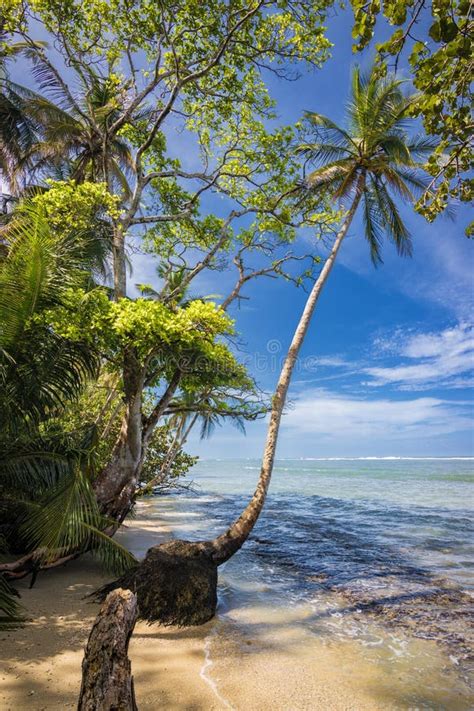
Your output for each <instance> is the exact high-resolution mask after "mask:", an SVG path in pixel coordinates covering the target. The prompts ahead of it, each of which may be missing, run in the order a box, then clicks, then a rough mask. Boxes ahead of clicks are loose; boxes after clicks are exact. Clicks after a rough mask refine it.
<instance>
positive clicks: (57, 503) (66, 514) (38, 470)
mask: <svg viewBox="0 0 474 711" xmlns="http://www.w3.org/2000/svg"><path fill="white" fill-rule="evenodd" d="M42 197H43V196H39V197H38V198H34V199H33V200H31V201H26V202H23V203H22V204H21V205H20V206H19V208H18V210H17V212H16V213H15V214H14V216H13V219H12V220H11V222H10V223H9V224H8V226H7V228H5V229H4V231H3V233H2V236H3V245H4V250H5V256H4V257H3V259H2V260H1V261H0V398H1V401H2V408H1V410H0V510H1V518H2V523H3V524H4V526H5V527H6V531H5V533H6V536H7V542H8V543H9V545H13V547H14V549H16V550H23V551H24V550H30V549H31V548H32V547H34V546H40V548H41V549H42V552H41V556H39V557H38V562H46V561H48V560H49V559H50V557H57V555H58V553H59V554H60V556H62V555H67V554H68V552H70V551H72V550H75V548H76V547H77V546H79V547H80V548H81V549H84V548H85V547H92V548H93V549H94V550H96V551H97V553H98V554H99V555H100V556H101V557H102V558H103V559H104V561H106V562H108V563H109V564H110V565H111V566H115V567H116V568H118V569H121V570H123V569H124V566H127V565H129V564H130V556H129V554H127V552H126V551H124V550H123V549H122V548H121V547H120V546H118V545H117V544H116V543H115V542H114V541H111V540H110V539H109V537H108V536H106V535H104V533H103V531H104V530H105V529H106V528H107V527H109V522H108V521H107V520H104V519H103V518H102V517H101V516H100V514H99V510H98V507H97V503H96V501H95V497H94V496H93V495H92V492H91V488H90V472H89V451H90V441H88V439H87V437H88V432H87V430H85V431H84V432H83V437H82V439H81V440H79V439H78V438H77V437H76V438H75V439H73V438H71V437H68V436H67V434H65V433H64V432H63V431H55V432H53V431H51V430H48V423H49V422H50V420H51V418H53V417H54V418H58V417H59V416H60V414H61V412H62V411H63V410H64V407H65V406H66V404H68V403H69V402H71V401H72V400H74V399H75V398H76V397H77V396H78V395H79V394H80V392H81V390H82V388H83V385H84V382H85V380H86V379H87V378H88V377H91V376H94V375H96V374H97V372H98V365H99V361H98V355H97V353H96V352H95V351H94V349H92V348H91V347H90V345H89V344H88V343H87V342H86V341H85V340H84V339H78V340H72V339H70V338H67V337H65V336H63V335H61V334H60V333H58V332H57V331H54V330H53V329H51V328H50V327H49V326H48V325H46V324H45V323H44V322H43V321H42V320H41V319H42V315H43V314H44V313H45V312H47V311H48V309H52V308H61V306H62V304H63V299H64V297H65V295H66V294H67V293H69V292H70V291H71V290H73V289H75V288H84V286H85V285H87V284H88V283H90V272H91V269H92V266H93V265H94V264H96V262H97V252H96V250H94V248H93V238H92V236H91V234H90V233H86V234H83V232H82V231H81V230H79V231H78V230H77V229H76V228H75V227H70V228H69V229H66V221H64V222H63V223H61V222H60V221H59V222H57V223H56V224H55V222H54V220H51V219H50V217H49V215H48V212H47V205H46V204H45V202H44V201H43V200H42ZM71 200H72V202H73V203H74V199H73V196H72V195H71ZM99 254H100V250H99ZM32 344H34V347H32Z"/></svg>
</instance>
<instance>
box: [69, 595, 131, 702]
mask: <svg viewBox="0 0 474 711" xmlns="http://www.w3.org/2000/svg"><path fill="white" fill-rule="evenodd" d="M137 614H138V608H137V598H136V595H134V593H132V592H131V591H130V590H122V589H121V588H118V589H117V590H114V591H113V592H111V593H110V594H109V595H108V596H107V598H106V600H105V602H104V603H103V605H102V607H101V608H100V611H99V614H98V615H97V617H96V620H95V622H94V625H93V627H92V630H91V633H90V635H89V640H88V642H87V646H86V649H85V653H84V660H83V662H82V684H81V691H80V694H79V702H78V706H77V709H78V711H138V709H137V704H136V701H135V692H134V688H133V677H132V674H131V663H130V660H129V658H128V644H129V641H130V637H131V634H132V632H133V628H134V627H135V622H136V620H137Z"/></svg>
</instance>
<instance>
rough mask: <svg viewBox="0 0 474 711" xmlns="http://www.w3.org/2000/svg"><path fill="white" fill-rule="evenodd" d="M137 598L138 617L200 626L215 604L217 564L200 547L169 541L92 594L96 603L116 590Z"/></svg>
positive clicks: (187, 542) (173, 623) (211, 615)
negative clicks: (120, 589) (121, 590)
mask: <svg viewBox="0 0 474 711" xmlns="http://www.w3.org/2000/svg"><path fill="white" fill-rule="evenodd" d="M119 587H121V588H126V589H129V590H132V591H133V592H134V593H136V595H137V599H138V608H139V617H140V618H141V619H143V620H146V621H147V622H160V623H161V624H164V625H180V626H188V625H202V624H204V622H207V621H208V620H210V619H211V618H212V617H214V614H215V611H216V605H217V565H216V564H215V563H214V562H213V560H212V557H211V554H210V552H209V551H208V550H206V547H205V546H204V545H203V544H200V543H191V542H189V541H168V542H167V543H163V544H161V545H160V546H154V547H153V548H150V549H149V550H148V552H147V554H146V557H145V559H144V560H143V561H142V562H141V563H140V564H139V565H138V566H137V567H136V568H133V569H131V570H129V571H127V572H126V573H125V575H123V576H122V577H121V578H119V579H118V580H116V581H114V582H113V583H110V584H108V585H105V586H104V587H103V588H101V589H100V590H98V591H97V592H96V593H94V597H96V598H97V599H99V600H103V599H105V597H106V596H107V594H108V593H109V592H110V591H111V590H114V589H116V588H119Z"/></svg>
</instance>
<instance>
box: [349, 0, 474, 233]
mask: <svg viewBox="0 0 474 711" xmlns="http://www.w3.org/2000/svg"><path fill="white" fill-rule="evenodd" d="M351 5H352V8H353V11H354V19H355V21H354V30H353V35H354V37H355V38H356V40H357V43H356V45H355V49H356V50H361V49H363V48H364V47H366V46H367V45H368V43H369V42H370V41H371V39H372V38H373V35H374V30H375V26H376V23H377V20H378V19H379V15H383V16H384V17H385V18H386V19H387V20H388V22H389V23H390V25H393V26H395V27H396V28H397V29H395V30H394V32H393V34H392V35H391V37H390V38H389V39H388V40H387V41H386V42H382V43H379V44H377V53H378V58H379V59H378V61H379V62H380V64H379V66H380V68H383V67H385V68H386V66H387V64H388V63H389V62H390V61H393V62H394V64H395V67H396V66H397V63H398V60H399V57H400V56H401V55H402V54H403V53H404V52H406V53H407V54H408V59H409V63H410V68H411V71H412V73H413V83H414V85H415V87H416V89H417V90H418V94H417V96H416V100H415V101H414V102H413V105H412V107H411V109H410V112H411V115H412V116H420V117H421V118H422V120H423V125H424V129H425V131H426V133H427V134H428V135H430V136H433V137H435V138H436V139H437V143H436V145H435V146H434V150H433V152H432V154H431V155H430V156H429V157H428V159H427V161H426V163H425V168H426V169H427V171H428V172H429V174H430V175H431V179H430V181H428V182H427V186H426V189H425V190H424V191H423V194H422V195H421V197H420V199H419V200H418V202H417V204H416V209H417V210H418V211H419V212H420V213H421V214H422V215H424V216H425V217H426V218H427V219H428V220H430V221H431V220H433V219H434V218H435V217H436V216H437V215H438V214H439V213H440V212H442V211H443V210H444V209H445V208H446V206H447V205H448V201H449V199H450V198H456V199H458V200H461V201H464V202H468V201H470V200H472V197H473V181H472V176H471V175H470V171H471V170H472V167H473V162H472V148H473V146H472V135H473V129H474V125H473V120H472V112H471V105H472V75H473V69H474V64H473V59H472V58H473V47H472V43H473V39H472V37H473V21H472V5H471V3H469V2H468V1H467V0H451V1H450V2H444V1H443V0H433V2H426V0H415V1H414V2H407V0H388V1H384V2H382V3H381V2H378V1H373V2H366V0H351ZM425 27H428V31H427V32H426V31H425V30H424V28H425ZM471 232H472V225H471V226H469V227H468V229H467V233H468V234H470V233H471Z"/></svg>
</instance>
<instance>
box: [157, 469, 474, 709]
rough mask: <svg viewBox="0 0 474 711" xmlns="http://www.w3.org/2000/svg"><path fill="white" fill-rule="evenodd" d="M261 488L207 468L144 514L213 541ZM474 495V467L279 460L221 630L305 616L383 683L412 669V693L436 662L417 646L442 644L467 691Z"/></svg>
mask: <svg viewBox="0 0 474 711" xmlns="http://www.w3.org/2000/svg"><path fill="white" fill-rule="evenodd" d="M258 475H259V462H258V461H256V460H255V461H254V460H221V461H216V460H213V461H201V462H199V463H198V464H197V466H196V467H195V468H194V469H193V471H192V479H193V483H194V493H192V492H189V491H183V492H181V493H175V494H173V495H170V496H156V497H154V499H153V502H152V503H151V506H152V511H153V513H152V515H153V516H156V518H157V519H159V520H162V521H164V522H165V523H167V524H168V525H169V527H170V528H171V530H172V532H173V534H174V535H175V536H177V537H180V538H184V539H188V540H193V539H194V540H196V539H202V538H209V537H212V536H214V535H216V534H218V533H221V532H222V531H223V530H225V528H226V526H228V525H229V524H230V523H231V522H232V520H233V519H234V518H235V517H236V516H238V514H239V513H240V512H241V510H242V509H243V507H244V506H245V504H246V503H247V501H248V500H249V498H250V496H251V495H252V493H253V490H254V488H255V485H256V482H257V480H258ZM473 485H474V460H472V459H465V458H451V459H390V460H376V459H370V460H367V459H366V460H359V459H351V460H349V459H340V460H317V459H314V460H279V461H277V462H276V465H275V469H274V474H273V478H272V482H271V486H270V492H269V496H268V500H267V503H266V506H265V509H264V511H263V513H262V515H261V517H260V519H259V521H258V523H257V525H256V527H255V529H254V531H253V533H252V535H251V537H250V539H249V540H248V541H247V543H246V544H245V545H244V547H243V548H242V550H241V551H240V552H239V553H238V554H237V555H236V556H234V557H233V558H232V559H231V560H230V561H229V562H228V563H226V564H225V565H224V566H223V568H222V569H220V573H219V579H220V588H219V596H220V614H221V620H224V621H225V620H226V619H227V620H232V621H233V623H236V622H238V620H239V615H240V616H242V611H245V609H248V610H251V609H255V607H256V606H257V607H258V608H259V610H260V612H259V614H262V615H263V613H261V610H263V609H268V608H272V610H278V609H280V610H281V611H282V615H283V617H284V616H285V614H286V613H287V612H288V611H289V610H290V609H302V608H301V606H304V609H305V610H306V611H307V610H308V609H309V610H310V612H309V613H308V612H305V616H304V621H302V622H301V627H302V628H303V627H304V631H305V634H306V633H308V631H309V632H310V633H311V634H314V635H315V637H317V638H318V639H319V640H320V639H324V638H326V639H327V640H329V641H331V640H338V642H341V641H342V642H344V640H348V641H350V642H351V643H355V644H356V645H359V647H360V649H361V650H363V651H361V654H364V655H366V657H367V655H368V657H367V658H369V659H370V660H371V662H372V661H373V663H374V664H376V665H377V664H378V665H380V664H385V665H388V666H387V669H388V671H387V672H386V673H387V677H389V676H390V674H391V671H389V669H391V668H392V667H391V666H390V665H393V664H395V665H396V664H401V661H400V660H401V659H404V660H405V664H407V659H408V660H409V663H408V668H409V671H408V672H407V671H406V668H405V667H403V669H404V670H403V672H402V671H401V672H400V673H401V674H402V675H403V674H405V675H408V677H409V678H408V681H407V683H408V682H409V683H411V684H412V685H414V686H416V685H417V683H418V681H416V679H415V677H414V676H412V673H413V674H415V671H416V670H418V671H419V673H420V674H421V671H420V670H423V669H426V668H427V665H429V663H430V660H429V657H430V654H431V652H427V653H426V652H423V654H424V655H425V659H421V658H420V652H419V650H418V649H417V650H416V651H413V650H414V648H413V645H412V644H411V642H410V640H411V639H413V638H415V639H417V640H420V639H422V640H429V641H432V642H436V643H437V644H436V648H437V649H438V646H439V648H440V649H442V650H443V653H445V655H446V660H448V662H447V663H448V664H451V663H452V664H453V665H454V667H455V668H456V670H458V671H459V674H460V678H462V680H463V683H465V682H466V681H467V680H468V679H469V678H470V674H471V672H472V668H473V659H472V656H471V652H472V646H473V642H474V640H473V639H472V629H473V627H472V615H471V609H470V605H469V593H472V591H474V522H473V517H472V510H473V502H474V499H473V492H474V486H473ZM147 508H148V507H147ZM147 515H148V514H147ZM143 552H144V551H143ZM263 617H264V615H263V616H262V619H263ZM262 624H265V623H264V622H262ZM257 626H258V616H254V618H253V622H252V629H253V630H255V629H256V628H257ZM410 650H411V651H410ZM371 655H372V656H371ZM410 655H411V657H410ZM422 656H423V655H422ZM400 669H402V667H400ZM423 673H425V672H423ZM400 678H401V677H400ZM423 678H429V682H427V681H424V682H422V683H423V684H425V686H426V684H428V683H429V685H432V694H433V696H432V698H435V699H436V698H438V697H437V694H439V693H441V692H440V690H441V689H444V690H446V688H448V689H449V690H452V680H451V681H449V682H448V681H446V679H444V678H443V677H442V675H441V676H439V675H438V673H437V674H435V675H433V674H429V675H427V674H425V677H423ZM413 698H414V699H415V697H413ZM440 698H441V697H440ZM466 704H467V705H466ZM469 704H470V701H469V702H467V701H466V702H463V703H462V704H461V706H459V708H470V705H469ZM435 707H436V706H435ZM448 707H452V708H455V706H452V705H451V706H450V705H448V706H446V705H445V704H443V703H440V705H439V706H437V708H448ZM427 708H434V707H433V706H428V707H427ZM456 708H458V706H456Z"/></svg>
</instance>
